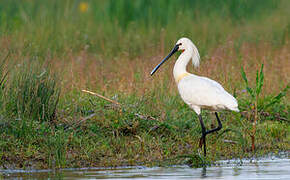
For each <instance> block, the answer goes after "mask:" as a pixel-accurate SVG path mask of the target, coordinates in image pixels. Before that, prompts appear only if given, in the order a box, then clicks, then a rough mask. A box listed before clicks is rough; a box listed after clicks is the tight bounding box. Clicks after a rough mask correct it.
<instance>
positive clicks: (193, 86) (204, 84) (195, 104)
mask: <svg viewBox="0 0 290 180" xmlns="http://www.w3.org/2000/svg"><path fill="white" fill-rule="evenodd" d="M177 51H181V52H182V53H181V54H180V56H179V57H178V59H177V60H176V63H175V65H174V68H173V76H174V79H175V82H176V84H177V87H178V91H179V94H180V96H181V98H182V99H183V101H184V102H185V103H186V104H187V105H189V107H190V108H191V109H193V110H194V111H195V112H196V114H197V115H198V118H199V121H200V125H201V129H202V136H201V138H200V147H201V146H202V145H203V150H204V156H206V135H207V134H210V133H213V132H216V131H218V130H220V129H221V128H222V123H221V121H220V119H219V117H218V113H217V111H219V110H231V111H236V112H239V109H238V103H237V100H236V99H235V98H234V97H233V96H232V95H231V94H229V93H228V92H227V91H225V90H224V88H223V87H222V86H221V85H220V84H219V83H218V82H216V81H214V80H211V79H209V78H207V77H202V76H197V75H194V74H190V73H188V72H187V71H186V66H187V64H188V63H189V61H190V59H192V63H193V65H194V66H195V67H198V66H199V59H200V56H199V53H198V50H197V48H196V46H195V45H194V44H193V43H192V41H191V40H190V39H188V38H181V39H179V40H178V41H177V43H176V44H175V46H174V48H173V49H172V51H171V52H170V53H169V54H168V56H166V57H165V58H164V59H163V60H162V61H161V62H160V63H159V64H158V65H157V66H156V67H155V68H154V69H153V70H152V72H151V76H152V75H153V74H154V73H155V72H156V71H157V69H158V68H159V67H160V66H161V65H162V64H163V63H164V62H165V61H166V60H168V59H169V58H170V57H171V56H172V55H173V54H174V53H175V52H177ZM201 109H208V110H212V111H215V116H216V119H217V122H218V127H216V128H214V129H210V130H206V128H205V126H204V123H203V120H202V116H201Z"/></svg>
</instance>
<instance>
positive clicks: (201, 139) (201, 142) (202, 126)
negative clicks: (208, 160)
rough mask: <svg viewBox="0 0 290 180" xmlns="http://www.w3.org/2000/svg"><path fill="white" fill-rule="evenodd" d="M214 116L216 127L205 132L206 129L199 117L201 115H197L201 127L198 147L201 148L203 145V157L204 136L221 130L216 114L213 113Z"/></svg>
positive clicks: (204, 147) (204, 150)
mask: <svg viewBox="0 0 290 180" xmlns="http://www.w3.org/2000/svg"><path fill="white" fill-rule="evenodd" d="M215 116H216V119H217V122H218V127H216V128H214V129H211V130H208V131H206V128H205V126H204V123H203V121H202V117H201V115H198V118H199V122H200V125H201V133H202V136H201V138H200V141H199V147H201V146H202V145H203V152H204V156H205V157H206V135H208V134H210V133H213V132H216V131H218V130H220V129H221V128H222V122H221V121H220V119H219V117H218V114H217V112H215Z"/></svg>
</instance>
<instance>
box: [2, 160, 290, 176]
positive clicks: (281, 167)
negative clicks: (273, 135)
mask: <svg viewBox="0 0 290 180" xmlns="http://www.w3.org/2000/svg"><path fill="white" fill-rule="evenodd" d="M239 161H240V162H238V161H221V162H220V163H219V165H218V166H212V167H203V168H197V169H194V168H190V167H188V166H173V167H153V168H148V167H142V166H134V167H119V168H114V169H113V168H111V169H105V168H81V169H63V170H61V171H52V170H31V171H23V170H0V179H2V178H5V179H47V178H49V179H233V178H234V179H290V171H289V169H290V159H289V158H288V157H287V158H284V159H279V158H275V159H273V158H271V159H262V160H259V161H254V162H253V161H247V160H243V161H241V160H239Z"/></svg>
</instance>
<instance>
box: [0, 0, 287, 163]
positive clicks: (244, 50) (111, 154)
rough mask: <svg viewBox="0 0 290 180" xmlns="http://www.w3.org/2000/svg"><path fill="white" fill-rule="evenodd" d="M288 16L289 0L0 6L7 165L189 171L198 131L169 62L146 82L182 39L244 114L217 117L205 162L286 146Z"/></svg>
mask: <svg viewBox="0 0 290 180" xmlns="http://www.w3.org/2000/svg"><path fill="white" fill-rule="evenodd" d="M289 9H290V3H289V1H287V0H280V1H275V0H263V1H262V0H256V1H230V0H224V1H220V0H214V1H212V0H202V1H198V0H196V1H189V0H184V1H183V2H182V3H181V2H180V1H178V0H170V1H168V0H159V1H154V0H149V1H147V0H146V1H145V0H136V1H126V0H119V1H113V0H112V1H101V0H98V1H89V0H88V1H79V0H74V1H68V0H63V1H57V0H47V1H34V0H22V1H16V0H11V1H1V2H0V49H1V51H0V60H1V62H0V80H1V82H0V106H1V108H0V126H1V128H0V165H1V166H2V167H3V168H27V167H34V168H48V167H49V168H64V167H90V166H118V165H138V164H142V165H156V164H157V165H164V164H184V163H190V164H194V163H195V162H196V161H197V160H199V158H198V157H199V156H198V149H199V148H198V141H199V138H200V133H201V129H200V125H199V122H198V121H197V116H196V115H195V114H194V113H193V111H192V110H190V108H188V107H187V106H186V105H185V104H184V103H183V102H182V100H181V99H180V97H179V95H178V94H177V89H176V87H175V83H174V80H173V77H172V75H171V74H172V70H171V69H172V67H173V64H174V60H171V61H170V63H168V64H167V65H166V66H165V67H164V68H163V69H162V70H161V71H160V73H158V75H157V76H155V77H154V78H151V77H150V71H151V70H152V68H153V67H154V66H155V65H156V64H157V63H158V62H159V61H160V60H161V59H162V58H163V57H164V56H165V55H166V54H167V53H168V52H169V50H170V49H171V48H172V46H173V44H174V43H175V41H176V40H177V39H179V38H180V37H182V36H186V37H188V38H190V39H192V40H193V42H194V43H195V44H196V45H197V47H198V49H199V51H200V54H201V67H200V68H199V69H193V68H189V69H188V70H189V71H190V72H193V73H196V74H198V75H202V76H207V77H210V78H211V79H214V80H216V81H218V82H220V83H221V84H222V85H223V86H224V87H225V89H226V90H227V91H229V92H230V93H231V94H233V95H234V96H235V97H236V98H237V100H238V101H239V108H240V110H241V113H231V112H221V113H220V115H221V119H222V122H223V125H224V128H223V130H224V131H223V132H221V133H219V134H216V135H212V136H210V137H209V138H208V161H214V160H218V159H226V158H232V157H241V158H242V157H248V156H252V155H261V154H264V153H267V152H278V151H287V150H289V142H290V136H289V131H290V126H289V119H290V118H289V93H288V89H289V77H290V75H289V72H290V69H289V68H290V60H289V59H290V51H289V49H290V43H289V40H290V39H289V32H290V11H289ZM82 89H87V90H91V91H93V92H97V93H99V94H101V95H103V96H105V97H108V98H110V99H112V100H114V101H117V102H119V103H120V104H121V105H116V104H112V103H110V102H108V101H106V100H104V99H102V98H98V97H95V96H92V95H90V94H87V93H84V92H82V91H81V90H82ZM203 117H204V118H205V121H206V124H207V126H211V125H213V123H214V121H212V119H214V118H213V117H212V114H210V113H209V112H207V111H204V112H203ZM196 165H197V166H198V164H196Z"/></svg>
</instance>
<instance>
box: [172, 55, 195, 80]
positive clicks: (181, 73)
mask: <svg viewBox="0 0 290 180" xmlns="http://www.w3.org/2000/svg"><path fill="white" fill-rule="evenodd" d="M192 52H193V51H192V50H191V49H187V50H185V51H184V52H183V53H181V54H180V56H179V57H178V59H177V60H176V62H175V65H174V68H173V76H174V79H175V81H176V82H177V83H178V82H179V81H180V80H181V79H182V78H183V77H185V76H187V75H189V73H188V72H187V71H186V66H187V64H188V63H189V61H190V59H191V57H192Z"/></svg>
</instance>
